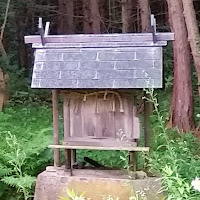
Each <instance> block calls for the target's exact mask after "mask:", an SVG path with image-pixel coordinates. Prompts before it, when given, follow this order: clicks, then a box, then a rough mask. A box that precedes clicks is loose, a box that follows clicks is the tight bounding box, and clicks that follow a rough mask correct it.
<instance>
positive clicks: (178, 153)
mask: <svg viewBox="0 0 200 200" xmlns="http://www.w3.org/2000/svg"><path fill="white" fill-rule="evenodd" d="M146 93H147V94H148V95H149V98H148V99H147V100H148V101H150V102H152V103H153V105H154V108H155V109H154V115H153V116H152V119H153V120H154V122H153V123H152V125H153V126H152V133H153V137H152V142H151V143H152V149H151V156H150V167H151V170H153V171H154V172H156V173H157V175H159V176H160V177H161V180H162V183H163V188H161V189H160V192H166V199H167V200H197V199H200V192H199V191H195V190H194V189H193V187H192V185H191V182H192V180H194V179H195V177H199V175H200V155H199V150H200V145H199V142H198V141H197V139H196V138H195V137H194V136H193V135H192V134H189V133H188V134H180V133H178V131H177V130H176V129H174V130H168V129H167V128H166V125H165V123H166V119H165V116H164V115H163V114H162V111H160V109H159V103H158V99H157V96H156V95H155V94H154V91H153V89H150V90H146Z"/></svg>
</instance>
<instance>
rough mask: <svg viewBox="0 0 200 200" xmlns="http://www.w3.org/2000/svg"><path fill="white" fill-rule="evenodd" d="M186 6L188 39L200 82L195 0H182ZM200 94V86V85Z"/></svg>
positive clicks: (198, 39) (199, 55)
mask: <svg viewBox="0 0 200 200" xmlns="http://www.w3.org/2000/svg"><path fill="white" fill-rule="evenodd" d="M182 1H183V8H184V17H185V22H186V26H187V31H188V41H189V43H190V47H191V50H192V56H193V59H194V64H195V69H196V72H197V77H198V82H199V83H200V53H199V51H200V46H199V45H200V34H199V27H198V22H197V19H196V13H195V9H194V5H193V0H182ZM198 90H199V96H200V86H199V87H198Z"/></svg>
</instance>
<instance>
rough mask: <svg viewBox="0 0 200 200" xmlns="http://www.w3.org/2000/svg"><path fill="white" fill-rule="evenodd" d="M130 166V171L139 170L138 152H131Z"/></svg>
mask: <svg viewBox="0 0 200 200" xmlns="http://www.w3.org/2000/svg"><path fill="white" fill-rule="evenodd" d="M129 167H130V171H136V170H137V152H135V151H130V152H129Z"/></svg>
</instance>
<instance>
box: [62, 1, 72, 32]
mask: <svg viewBox="0 0 200 200" xmlns="http://www.w3.org/2000/svg"><path fill="white" fill-rule="evenodd" d="M58 13H59V15H58V34H72V33H74V0H59V2H58Z"/></svg>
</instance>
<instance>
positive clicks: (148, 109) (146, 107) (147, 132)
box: [144, 100, 151, 147]
mask: <svg viewBox="0 0 200 200" xmlns="http://www.w3.org/2000/svg"><path fill="white" fill-rule="evenodd" d="M150 114H151V103H149V102H147V101H146V100H144V137H145V147H150V142H151V138H150V125H149V116H150Z"/></svg>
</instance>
